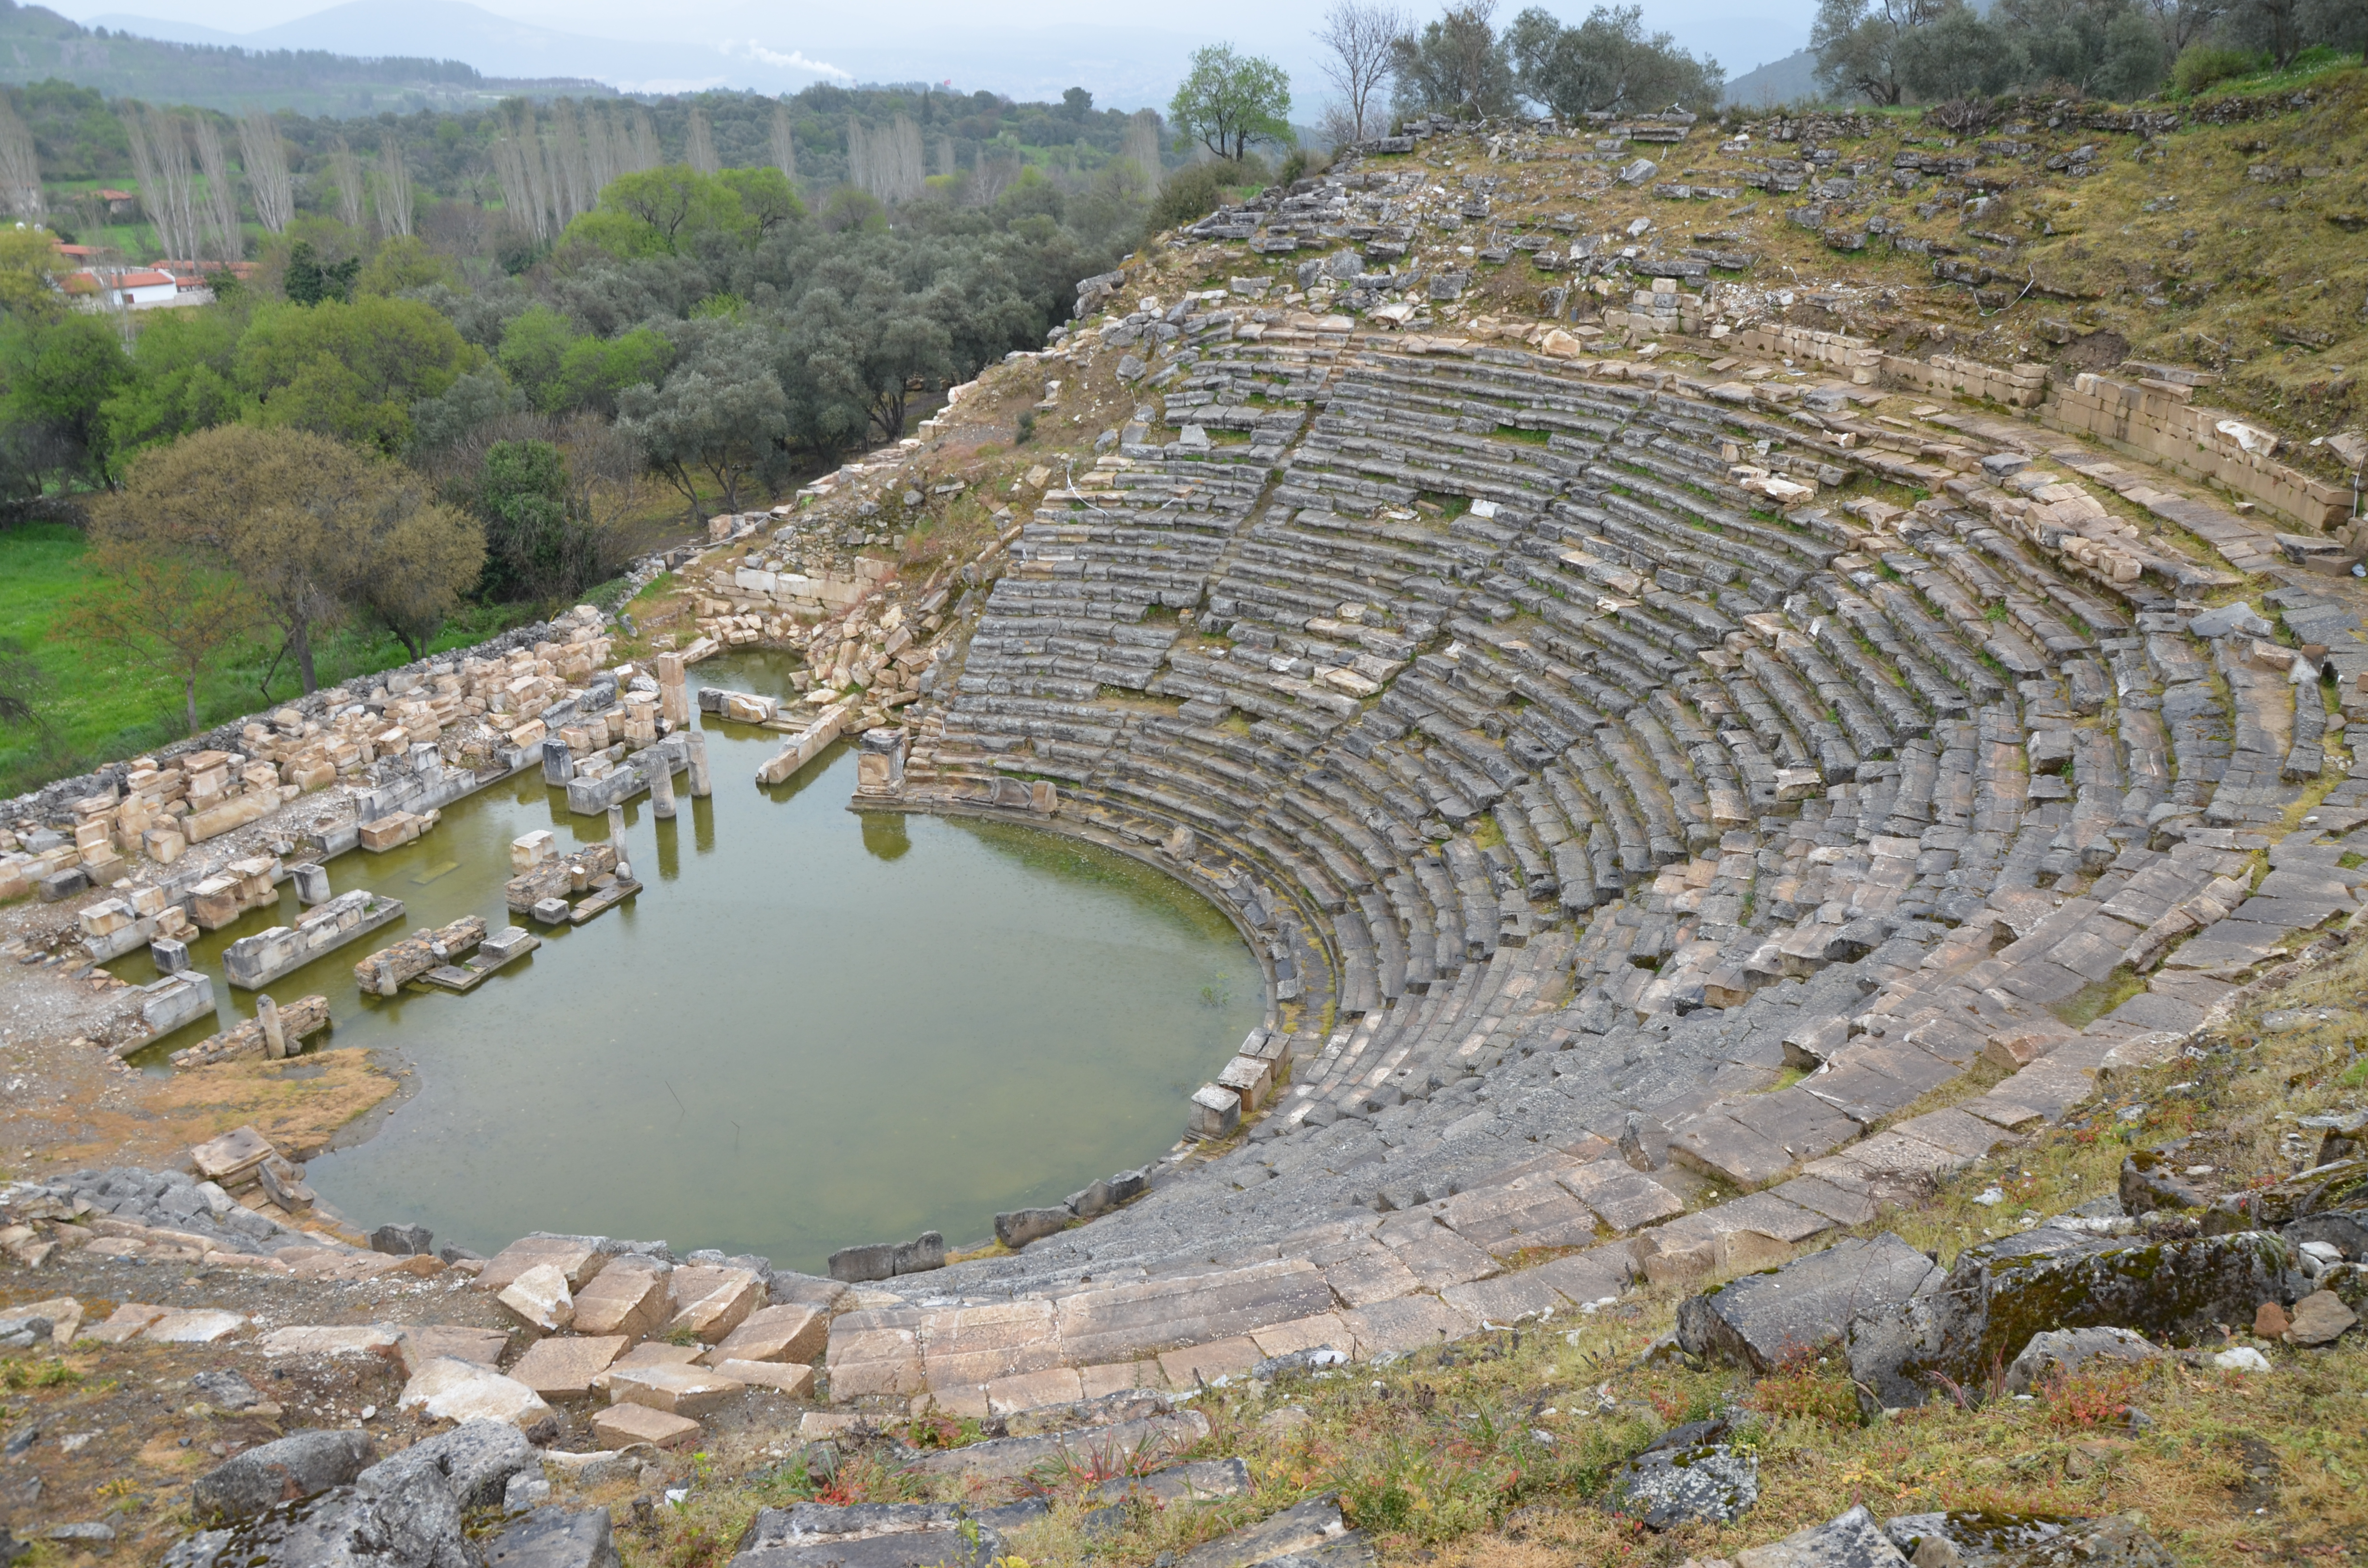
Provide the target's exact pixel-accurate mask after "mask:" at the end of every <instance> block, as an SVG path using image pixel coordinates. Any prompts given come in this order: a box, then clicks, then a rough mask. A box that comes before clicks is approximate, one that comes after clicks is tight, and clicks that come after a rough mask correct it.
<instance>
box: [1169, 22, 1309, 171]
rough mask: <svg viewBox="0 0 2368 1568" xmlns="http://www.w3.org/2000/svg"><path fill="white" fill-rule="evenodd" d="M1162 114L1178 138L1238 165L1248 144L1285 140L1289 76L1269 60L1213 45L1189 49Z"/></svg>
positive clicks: (1288, 134)
mask: <svg viewBox="0 0 2368 1568" xmlns="http://www.w3.org/2000/svg"><path fill="white" fill-rule="evenodd" d="M1167 114H1168V118H1169V119H1173V120H1175V122H1176V125H1177V129H1178V131H1180V132H1181V133H1182V134H1183V135H1185V136H1187V137H1190V138H1191V139H1192V140H1194V141H1197V142H1200V143H1201V145H1202V146H1203V147H1206V148H1207V149H1208V150H1209V151H1210V152H1211V153H1214V154H1215V155H1216V156H1218V157H1220V158H1232V159H1234V160H1235V161H1236V162H1239V161H1240V159H1241V157H1242V155H1243V154H1244V153H1247V152H1248V151H1249V145H1250V143H1251V142H1276V143H1278V144H1288V143H1289V142H1290V141H1291V139H1292V135H1291V78H1290V77H1289V76H1287V75H1285V74H1283V69H1282V67H1281V66H1280V65H1277V64H1276V63H1275V62H1273V61H1271V60H1268V59H1266V58H1264V57H1263V56H1260V55H1255V54H1250V55H1245V54H1237V53H1235V51H1234V46H1233V45H1232V44H1230V43H1212V44H1211V45H1210V46H1209V47H1208V48H1206V49H1202V50H1198V51H1194V53H1193V55H1192V69H1191V70H1190V72H1189V73H1187V74H1186V75H1185V77H1184V84H1183V85H1181V86H1179V87H1178V88H1177V89H1176V97H1175V98H1174V99H1173V100H1172V101H1171V102H1170V103H1169V104H1168V106H1167Z"/></svg>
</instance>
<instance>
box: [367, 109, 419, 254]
mask: <svg viewBox="0 0 2368 1568" xmlns="http://www.w3.org/2000/svg"><path fill="white" fill-rule="evenodd" d="M371 194H372V195H373V196H375V197H376V198H377V202H378V226H379V228H380V230H381V232H383V233H388V234H406V235H407V234H409V233H411V166H410V165H408V164H405V163H404V161H403V143H402V142H398V141H396V140H395V139H394V137H393V135H392V134H389V135H388V136H387V137H386V138H385V139H384V140H383V141H381V142H379V144H378V183H377V185H376V186H375V187H373V189H372V192H371Z"/></svg>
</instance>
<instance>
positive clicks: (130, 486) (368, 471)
mask: <svg viewBox="0 0 2368 1568" xmlns="http://www.w3.org/2000/svg"><path fill="white" fill-rule="evenodd" d="M107 516H108V526H109V527H110V528H114V529H116V530H118V537H119V538H120V540H122V541H123V543H124V546H125V548H127V549H131V550H139V549H142V548H144V547H150V546H153V547H154V548H155V549H156V550H157V551H159V552H160V553H164V554H169V553H173V552H183V553H186V554H188V555H189V556H190V557H191V558H193V559H197V560H200V561H206V562H220V563H222V567H223V569H225V570H226V571H227V572H229V573H230V574H233V576H234V577H235V579H236V580H237V582H238V583H239V584H240V585H242V587H243V588H244V590H245V591H246V592H248V593H251V594H252V595H253V596H254V597H256V600H257V601H258V602H259V603H260V605H261V607H262V609H263V613H264V614H265V615H266V616H267V617H268V618H269V619H271V620H272V621H273V622H274V623H276V624H277V625H278V626H279V630H280V631H281V633H282V635H283V637H284V639H285V644H284V647H285V652H287V653H290V654H292V655H293V656H294V657H295V660H296V665H297V669H298V671H299V672H300V673H301V675H302V678H303V683H304V689H305V690H306V691H313V690H316V689H318V687H319V685H320V682H319V678H318V676H317V675H316V674H315V672H314V669H313V639H314V637H315V635H316V634H317V633H319V632H320V631H323V630H324V628H326V627H328V626H331V625H333V624H335V623H336V621H337V620H338V619H341V618H343V617H344V616H345V615H347V614H348V613H350V612H351V611H354V610H357V609H359V610H365V611H367V612H370V613H371V614H374V615H376V616H378V617H379V619H381V620H383V621H384V622H385V623H386V624H387V625H388V626H389V628H390V629H392V630H393V631H395V632H396V634H397V635H398V636H400V637H403V638H404V640H405V642H406V645H412V646H416V642H417V641H418V639H419V635H420V629H421V628H422V627H423V626H424V625H429V624H432V622H433V621H434V620H435V619H438V618H439V617H440V616H441V615H442V614H443V613H444V612H445V611H446V610H448V609H449V608H450V606H451V605H452V604H454V603H457V602H458V600H459V597H460V595H461V593H462V592H464V591H465V590H466V589H467V588H468V587H469V585H471V584H472V583H474V582H475V581H476V580H477V576H478V574H479V573H480V571H481V570H482V568H483V565H484V531H483V529H482V528H480V527H479V525H478V524H477V523H476V522H475V520H474V519H473V518H470V517H464V516H462V515H461V514H460V513H459V512H456V511H455V510H453V509H452V508H451V507H450V506H440V505H438V504H437V503H436V502H435V501H433V500H432V499H431V498H430V497H429V496H428V495H427V491H426V489H425V486H424V484H423V483H422V481H421V480H420V478H419V477H418V476H417V475H416V474H414V473H412V472H410V471H408V470H406V469H404V468H402V467H401V466H400V465H398V464H395V463H392V462H388V461H386V460H383V459H381V458H379V457H376V456H374V455H373V454H372V453H370V451H369V450H367V449H364V448H361V447H358V446H354V445H351V444H348V443H347V442H344V441H339V440H336V439H335V438H333V437H328V436H324V435H321V434H318V433H316V432H313V431H310V430H291V429H268V428H260V427H257V426H252V425H223V426H216V427H215V428H213V429H211V430H201V431H199V432H198V433H197V434H195V435H192V436H186V437H182V438H181V439H180V440H178V441H176V442H174V443H173V444H172V445H171V446H169V447H161V448H157V449H154V450H151V451H149V452H147V453H145V454H143V455H142V457H141V459H140V460H138V461H137V462H135V463H134V464H132V465H131V472H130V473H129V475H128V476H127V479H126V482H125V484H124V487H123V492H122V494H121V495H120V497H118V498H116V499H115V500H114V503H113V505H112V506H110V507H109V509H108V514H107Z"/></svg>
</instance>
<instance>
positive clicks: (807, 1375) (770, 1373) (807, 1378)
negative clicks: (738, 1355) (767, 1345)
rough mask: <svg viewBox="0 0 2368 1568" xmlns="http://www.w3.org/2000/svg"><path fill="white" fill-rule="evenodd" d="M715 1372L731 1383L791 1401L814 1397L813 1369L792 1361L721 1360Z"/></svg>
mask: <svg viewBox="0 0 2368 1568" xmlns="http://www.w3.org/2000/svg"><path fill="white" fill-rule="evenodd" d="M715 1369H716V1370H717V1371H718V1372H720V1373H722V1374H723V1376H725V1377H727V1378H730V1379H731V1380H732V1381H734V1382H740V1383H747V1384H750V1385H752V1386H754V1387H757V1388H768V1389H771V1390H773V1391H774V1392H777V1393H785V1394H787V1395H789V1396H790V1397H791V1399H811V1398H813V1397H814V1369H813V1368H812V1367H809V1366H805V1365H803V1364H802V1363H799V1362H795V1361H739V1360H729V1359H727V1360H723V1361H719V1362H717V1363H716V1366H715Z"/></svg>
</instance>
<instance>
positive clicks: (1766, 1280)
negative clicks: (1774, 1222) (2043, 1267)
mask: <svg viewBox="0 0 2368 1568" xmlns="http://www.w3.org/2000/svg"><path fill="white" fill-rule="evenodd" d="M1940 1280H1941V1270H1940V1269H1939V1267H1936V1266H1935V1265H1934V1264H1933V1262H1932V1260H1931V1259H1930V1258H1929V1257H1926V1256H1924V1255H1923V1254H1922V1253H1920V1252H1918V1251H1917V1250H1916V1249H1915V1248H1914V1247H1911V1246H1909V1245H1908V1244H1907V1243H1906V1242H1904V1241H1902V1240H1900V1239H1899V1237H1897V1236H1896V1235H1894V1234H1892V1233H1890V1232H1887V1231H1886V1232H1884V1233H1883V1234H1882V1235H1880V1236H1877V1237H1875V1238H1873V1240H1871V1241H1859V1240H1856V1239H1845V1240H1842V1241H1839V1242H1837V1243H1835V1244H1833V1245H1832V1246H1830V1247H1827V1248H1826V1249H1825V1250H1824V1251H1822V1252H1816V1253H1811V1254H1810V1255H1809V1256H1806V1257H1804V1258H1801V1259H1798V1260H1797V1261H1795V1262H1793V1263H1790V1264H1787V1265H1786V1266H1784V1267H1782V1268H1779V1269H1776V1270H1774V1271H1773V1272H1770V1273H1760V1274H1747V1275H1745V1276H1744V1277H1743V1278H1740V1279H1736V1280H1735V1281H1734V1282H1733V1283H1731V1284H1728V1285H1726V1286H1724V1287H1722V1288H1721V1289H1719V1290H1713V1291H1710V1292H1707V1293H1705V1294H1703V1295H1699V1296H1695V1297H1693V1298H1691V1300H1689V1301H1685V1302H1683V1303H1681V1304H1680V1305H1679V1308H1678V1342H1679V1344H1680V1345H1681V1346H1684V1347H1685V1348H1686V1349H1687V1350H1688V1351H1689V1352H1691V1354H1693V1355H1696V1356H1708V1357H1712V1358H1716V1359H1719V1360H1725V1361H1731V1362H1733V1363H1735V1364H1736V1365H1738V1366H1743V1367H1746V1368H1748V1369H1750V1370H1752V1371H1754V1372H1768V1371H1771V1370H1773V1369H1775V1368H1777V1367H1778V1366H1780V1365H1782V1363H1784V1362H1785V1361H1787V1360H1789V1359H1797V1358H1801V1357H1804V1356H1808V1355H1812V1354H1814V1353H1816V1352H1817V1351H1821V1350H1823V1349H1825V1348H1826V1347H1827V1346H1829V1345H1831V1344H1833V1343H1834V1342H1835V1341H1837V1340H1839V1339H1840V1338H1841V1337H1842V1335H1843V1334H1844V1332H1845V1331H1846V1330H1847V1329H1848V1328H1849V1327H1850V1320H1851V1319H1852V1318H1853V1317H1855V1316H1857V1315H1859V1314H1860V1313H1861V1312H1872V1311H1874V1310H1877V1309H1879V1308H1883V1307H1887V1306H1891V1305H1893V1304H1895V1303H1897V1302H1902V1301H1907V1300H1908V1299H1909V1298H1910V1297H1912V1296H1915V1295H1916V1294H1918V1292H1919V1291H1923V1290H1930V1289H1933V1288H1935V1287H1936V1286H1938V1285H1939V1283H1940Z"/></svg>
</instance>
